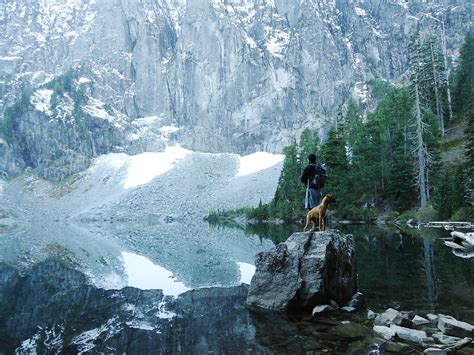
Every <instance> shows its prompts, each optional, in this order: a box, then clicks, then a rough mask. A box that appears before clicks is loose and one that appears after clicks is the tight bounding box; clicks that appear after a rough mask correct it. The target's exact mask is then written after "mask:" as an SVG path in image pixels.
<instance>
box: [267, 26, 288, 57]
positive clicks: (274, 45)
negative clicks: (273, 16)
mask: <svg viewBox="0 0 474 355" xmlns="http://www.w3.org/2000/svg"><path fill="white" fill-rule="evenodd" d="M265 32H269V33H270V35H269V36H268V37H267V43H266V47H267V50H268V52H269V53H270V54H271V55H272V56H274V57H277V58H283V54H284V51H285V48H286V46H287V45H288V43H290V35H289V34H288V33H286V32H283V31H280V30H276V29H273V30H271V29H270V28H268V27H266V28H265Z"/></svg>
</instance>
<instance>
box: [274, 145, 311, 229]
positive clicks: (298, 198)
mask: <svg viewBox="0 0 474 355" xmlns="http://www.w3.org/2000/svg"><path fill="white" fill-rule="evenodd" d="M283 154H284V155H285V160H284V162H283V168H282V172H281V175H280V179H279V181H278V187H277V190H276V192H275V197H274V199H273V201H272V206H271V210H272V212H273V214H275V215H276V216H278V217H280V218H284V219H286V220H292V219H293V218H296V217H298V216H299V215H300V214H301V211H302V210H303V208H304V206H303V202H304V188H303V185H302V184H301V182H300V176H301V165H300V164H299V161H298V149H297V147H296V146H294V145H290V146H287V147H285V148H284V149H283Z"/></svg>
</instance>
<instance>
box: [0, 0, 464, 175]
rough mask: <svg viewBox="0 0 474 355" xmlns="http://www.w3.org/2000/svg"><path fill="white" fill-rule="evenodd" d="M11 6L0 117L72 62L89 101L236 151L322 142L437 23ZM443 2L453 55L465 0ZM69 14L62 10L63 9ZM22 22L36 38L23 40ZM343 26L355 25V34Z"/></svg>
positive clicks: (197, 142)
mask: <svg viewBox="0 0 474 355" xmlns="http://www.w3.org/2000/svg"><path fill="white" fill-rule="evenodd" d="M8 3H12V4H13V5H14V6H15V11H9V12H8V16H6V17H5V18H4V19H3V20H2V22H1V23H0V33H2V39H3V43H2V47H1V50H2V51H1V57H0V58H1V65H0V83H2V86H1V95H0V113H3V112H4V111H5V107H6V106H7V105H9V104H12V103H13V101H14V98H18V97H20V96H21V92H20V90H21V89H22V88H23V87H35V86H38V85H41V84H42V83H43V82H45V81H46V80H47V79H48V78H50V77H51V76H57V75H58V74H60V73H61V72H63V71H64V70H65V68H70V67H73V66H76V65H77V66H80V67H82V71H83V73H82V75H84V76H85V77H87V78H89V79H90V80H91V85H92V86H93V96H94V98H96V99H99V100H102V101H103V102H109V103H112V104H113V106H114V107H115V108H116V109H117V110H118V111H120V112H122V113H124V114H126V115H127V116H128V117H129V119H130V120H135V119H137V118H139V117H145V116H150V115H158V116H159V117H160V118H163V122H162V124H163V125H168V124H171V123H176V125H177V126H179V128H180V130H179V131H178V132H176V133H175V134H174V135H173V136H172V137H171V139H173V140H177V141H179V142H181V143H183V144H184V145H185V146H186V147H187V148H192V149H194V150H204V151H233V152H239V153H244V152H251V151H256V150H265V151H273V152H280V151H281V148H282V147H284V146H286V145H288V144H292V143H293V141H294V139H295V138H297V137H298V136H299V134H300V133H301V130H302V129H303V128H304V127H314V128H315V130H317V131H319V132H320V135H321V138H324V136H325V135H326V133H327V131H328V130H329V128H330V127H331V125H332V123H333V122H331V121H330V120H329V121H328V120H327V119H326V117H336V115H335V114H336V112H337V111H338V110H339V109H340V108H341V107H343V106H344V104H346V103H347V101H348V98H349V97H350V96H353V97H354V98H355V99H357V100H358V101H359V103H360V104H361V105H362V107H363V108H369V107H370V106H371V105H374V103H375V99H374V98H371V97H370V92H371V90H370V86H369V85H368V81H370V80H371V79H373V77H374V73H377V77H380V78H381V79H382V80H388V81H396V80H398V79H400V77H401V76H403V75H404V74H405V73H406V70H407V68H408V52H409V51H407V50H406V44H407V43H408V41H409V39H410V38H411V36H412V35H413V33H415V32H417V31H421V32H423V31H426V32H431V31H432V27H433V24H434V22H433V21H430V20H427V21H419V20H418V19H417V17H419V18H421V17H420V15H421V14H424V13H429V12H430V11H431V4H430V2H427V3H425V2H419V3H417V6H408V7H406V8H405V7H403V6H404V5H403V3H402V2H395V1H393V2H390V3H387V5H386V6H383V7H382V6H380V4H379V2H378V1H368V2H365V3H364V8H363V10H362V8H359V7H358V4H357V3H353V2H344V1H341V2H336V3H334V2H332V1H331V2H320V3H318V6H313V2H311V1H296V0H291V1H277V2H266V3H265V2H264V3H261V2H259V1H255V2H246V3H245V6H241V5H240V4H241V2H229V3H227V2H223V1H219V2H217V1H213V2H209V1H165V2H164V1H158V2H157V1H150V0H148V1H145V2H144V5H143V6H138V7H137V6H136V5H135V2H133V1H121V0H109V1H96V2H94V1H85V0H83V1H74V2H71V3H70V4H68V6H66V7H65V8H64V6H62V5H61V6H51V7H49V8H48V11H50V12H51V13H50V17H51V18H54V19H56V20H55V21H50V22H45V21H44V20H43V16H41V14H42V11H43V7H42V3H41V2H36V1H33V2H28V3H25V2H23V1H18V0H17V1H13V0H12V1H9V2H8ZM60 3H61V2H60ZM334 4H337V5H334ZM450 5H451V6H450V7H451V8H454V7H456V11H455V14H456V19H457V21H449V22H447V23H446V26H447V31H446V34H447V42H448V44H449V48H448V50H449V52H450V53H455V52H456V51H457V50H459V48H460V47H461V45H462V43H463V39H464V38H463V37H464V33H466V32H467V31H468V30H469V29H470V28H472V20H471V17H472V16H471V8H470V6H469V5H467V4H466V2H465V1H462V0H453V2H452V3H450ZM450 7H447V8H446V11H447V12H449V11H450ZM229 8H230V9H231V10H229ZM443 9H444V8H443ZM66 10H68V11H67V13H68V16H61V15H62V14H63V13H66ZM60 11H62V12H63V13H61V12H60ZM361 11H363V14H361ZM69 14H74V16H69ZM123 14H127V16H123ZM270 14H271V15H270ZM70 17H71V19H70V20H69V18H70ZM302 18H307V19H308V21H302V20H301V19H302ZM256 24H258V26H257V25H256ZM23 28H29V29H35V33H37V34H38V35H37V36H25V35H24V31H22V30H21V29H23ZM350 28H358V31H357V35H352V34H351V33H350V32H348V29H350ZM262 29H266V30H262ZM64 33H70V34H71V33H73V34H74V36H63V34H64ZM104 33H106V34H107V40H106V41H104ZM321 33H324V34H327V36H326V37H327V38H326V37H322V36H321V35H320V34H321ZM276 34H278V36H277V35H276ZM290 34H291V35H290ZM44 38H52V39H53V40H51V41H50V40H48V41H44ZM42 39H43V40H42ZM217 39H218V40H217ZM220 43H225V44H226V45H225V46H223V45H219V44H220ZM272 43H277V44H278V45H277V46H276V47H278V49H277V50H276V52H275V46H274V45H270V44H272ZM400 49H403V50H400ZM123 53H126V54H127V55H126V56H124V55H120V54H123ZM321 53H330V55H327V56H321ZM41 58H42V60H41ZM315 63H317V64H315ZM393 63H397V65H394V64H393ZM250 74H251V75H250ZM321 78H324V80H322V79H321ZM315 95H317V97H318V99H317V100H315ZM30 128H31V129H32V130H33V129H34V126H32V125H31V126H30ZM24 132H26V130H24ZM38 133H40V132H39V131H38ZM35 139H36V140H41V139H42V135H41V134H38V135H37V136H36V138H35ZM81 143H82V144H87V143H89V142H88V141H87V140H84V141H82V142H81ZM148 143H150V144H152V145H153V143H152V141H149V140H147V142H145V145H146V144H148ZM139 144H140V145H141V142H140V143H139ZM158 144H159V143H158ZM34 146H36V142H35V144H34ZM34 146H33V147H32V148H33V149H32V151H34V150H35V148H34ZM25 147H27V148H28V147H29V146H25ZM26 153H27V152H26ZM45 153H46V152H45ZM65 153H66V154H67V155H69V154H71V155H70V159H79V157H76V156H75V155H74V154H73V153H72V152H71V151H66V152H65ZM43 156H44V157H47V155H46V154H44V155H43ZM18 158H19V157H18ZM65 160H66V159H65ZM9 166H10V165H9ZM76 167H77V168H79V167H80V165H79V162H78V165H77V166H76ZM70 169H72V166H71V167H70ZM61 173H64V172H61ZM51 174H52V175H56V173H51Z"/></svg>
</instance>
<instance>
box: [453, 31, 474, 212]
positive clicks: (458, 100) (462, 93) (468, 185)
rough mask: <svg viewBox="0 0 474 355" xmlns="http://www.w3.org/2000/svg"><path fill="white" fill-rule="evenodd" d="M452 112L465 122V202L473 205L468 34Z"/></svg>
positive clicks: (473, 53)
mask: <svg viewBox="0 0 474 355" xmlns="http://www.w3.org/2000/svg"><path fill="white" fill-rule="evenodd" d="M454 111H455V113H456V115H457V116H458V117H460V118H461V119H464V120H466V121H467V129H466V132H465V135H466V153H465V154H466V171H465V177H466V181H465V183H464V184H465V191H466V196H465V198H466V201H467V203H469V204H470V205H471V206H473V205H474V35H472V34H469V35H467V36H466V38H465V40H464V44H463V46H462V48H461V51H460V58H459V66H458V69H457V75H456V86H455V88H454Z"/></svg>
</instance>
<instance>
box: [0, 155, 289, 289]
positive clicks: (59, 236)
mask: <svg viewBox="0 0 474 355" xmlns="http://www.w3.org/2000/svg"><path fill="white" fill-rule="evenodd" d="M282 161H283V156H281V155H273V154H269V153H264V152H257V153H254V154H251V155H248V156H244V157H241V156H239V155H236V154H227V153H224V154H210V153H198V152H192V151H189V150H186V149H184V148H181V147H179V146H174V147H167V148H166V150H165V151H164V152H159V153H156V152H155V153H152V152H147V153H142V154H139V155H135V156H130V155H127V154H124V153H118V154H117V153H114V154H107V155H104V156H101V157H99V158H97V159H96V160H95V161H94V163H93V164H92V165H91V167H90V168H89V169H88V170H86V171H84V172H82V173H80V174H78V175H76V176H73V177H71V178H69V179H67V180H66V181H63V182H62V183H60V184H51V183H49V182H46V181H43V180H40V179H38V178H37V177H35V176H33V175H31V174H28V173H25V174H24V175H23V176H21V177H19V178H17V179H14V180H11V181H0V186H1V190H0V198H1V200H2V204H1V210H0V212H1V213H2V214H0V225H3V227H2V228H0V261H3V262H7V263H10V264H12V265H16V266H18V267H20V268H21V267H28V266H31V265H32V264H34V263H35V262H37V261H40V260H43V259H46V258H48V257H51V256H54V257H58V258H61V259H63V260H65V261H68V262H72V263H73V264H74V265H78V267H79V268H80V269H81V271H83V272H84V273H85V274H86V275H88V277H89V278H90V280H91V282H93V283H94V284H95V285H97V286H98V287H103V288H107V289H118V288H122V287H125V286H133V287H139V288H159V289H163V290H164V293H165V294H169V295H173V296H177V295H179V294H180V293H182V292H184V291H186V290H188V289H193V288H198V287H208V286H232V285H238V284H240V283H241V282H245V283H249V282H250V279H251V277H252V275H253V272H254V267H253V265H254V257H255V254H256V253H258V252H260V251H262V250H267V249H268V248H270V247H271V246H272V242H271V241H267V240H262V241H261V240H260V239H259V238H258V237H257V236H246V235H245V234H244V232H243V231H241V230H237V229H220V228H216V227H211V226H209V225H208V224H207V223H206V222H205V221H204V220H203V218H204V217H205V216H206V215H207V214H208V213H209V211H210V210H215V209H225V210H228V209H236V208H241V207H248V206H257V205H258V203H259V202H260V201H262V202H269V201H270V200H271V199H272V198H273V195H274V193H275V190H276V186H277V182H278V178H279V175H280V172H281V168H282ZM3 221H5V222H7V221H8V223H3Z"/></svg>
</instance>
